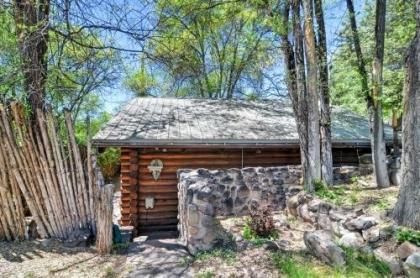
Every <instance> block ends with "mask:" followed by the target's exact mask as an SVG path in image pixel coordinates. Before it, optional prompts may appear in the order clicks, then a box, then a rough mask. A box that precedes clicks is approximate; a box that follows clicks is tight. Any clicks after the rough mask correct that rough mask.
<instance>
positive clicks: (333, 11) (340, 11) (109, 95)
mask: <svg viewBox="0 0 420 278" xmlns="http://www.w3.org/2000/svg"><path fill="white" fill-rule="evenodd" d="M365 2H366V1H362V0H354V5H355V9H356V13H359V14H360V13H361V12H362V10H363V6H364V3H365ZM324 5H325V11H324V13H325V14H324V17H325V28H326V32H327V47H328V54H329V57H331V56H332V55H333V53H334V51H335V50H336V47H337V43H338V41H337V38H338V33H339V31H340V29H341V28H342V26H343V25H344V23H345V22H346V21H347V7H346V1H344V0H332V1H328V0H326V1H324ZM113 40H114V41H115V42H116V43H115V45H116V46H118V47H122V48H128V49H133V48H134V49H139V46H138V44H137V43H136V42H134V41H133V40H131V39H129V38H127V37H126V36H122V35H117V36H116V37H115V38H114V39H113ZM123 55H124V59H123V61H124V68H125V70H124V72H123V73H122V74H121V79H120V81H119V82H117V83H116V84H114V85H113V86H112V87H110V88H106V89H105V90H104V91H103V92H101V100H102V101H103V104H104V109H105V111H107V112H109V113H115V112H116V111H118V110H119V109H120V107H121V106H122V105H123V104H124V103H126V102H127V101H128V100H129V99H131V98H133V97H134V95H133V94H132V93H131V92H130V91H128V90H127V89H126V88H125V87H124V84H123V80H124V78H125V77H126V76H127V74H128V73H129V72H130V71H132V70H134V69H135V68H136V67H137V65H138V61H139V59H138V57H139V56H138V55H137V54H133V53H131V54H130V53H123Z"/></svg>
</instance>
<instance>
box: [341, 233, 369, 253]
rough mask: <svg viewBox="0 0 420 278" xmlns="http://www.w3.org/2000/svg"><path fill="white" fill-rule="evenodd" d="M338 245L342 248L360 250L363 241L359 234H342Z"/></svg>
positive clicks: (363, 243)
mask: <svg viewBox="0 0 420 278" xmlns="http://www.w3.org/2000/svg"><path fill="white" fill-rule="evenodd" d="M338 243H339V244H340V245H342V246H345V247H349V248H354V249H360V248H362V247H363V246H364V245H365V241H364V240H363V237H362V236H361V235H360V234H359V233H356V232H354V233H346V234H344V235H343V236H342V237H341V238H340V240H339V241H338Z"/></svg>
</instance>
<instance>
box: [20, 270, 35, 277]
mask: <svg viewBox="0 0 420 278" xmlns="http://www.w3.org/2000/svg"><path fill="white" fill-rule="evenodd" d="M23 277H24V278H34V277H35V273H34V272H32V271H30V272H26V273H25V274H24V275H23Z"/></svg>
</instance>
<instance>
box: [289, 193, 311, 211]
mask: <svg viewBox="0 0 420 278" xmlns="http://www.w3.org/2000/svg"><path fill="white" fill-rule="evenodd" d="M311 199H312V196H311V195H310V194H308V193H306V192H300V193H298V194H296V195H294V196H292V197H290V198H288V199H287V201H286V206H287V209H288V211H289V213H290V214H291V215H293V216H298V214H297V208H298V207H299V206H300V205H301V204H304V203H306V202H307V201H308V200H311Z"/></svg>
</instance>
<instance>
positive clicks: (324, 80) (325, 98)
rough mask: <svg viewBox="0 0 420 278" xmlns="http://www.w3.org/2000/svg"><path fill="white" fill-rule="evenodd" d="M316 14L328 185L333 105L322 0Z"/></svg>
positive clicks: (323, 154)
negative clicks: (329, 83)
mask: <svg viewBox="0 0 420 278" xmlns="http://www.w3.org/2000/svg"><path fill="white" fill-rule="evenodd" d="M314 3H315V16H316V21H317V25H318V30H317V31H318V32H317V34H318V44H317V48H318V51H317V54H318V62H319V91H320V94H319V99H320V102H319V103H320V108H321V121H320V134H321V177H322V181H323V182H324V183H326V184H328V185H331V184H332V183H333V170H332V169H333V160H332V142H331V106H330V92H329V87H328V60H327V39H326V34H325V24H324V12H323V7H322V0H315V1H314Z"/></svg>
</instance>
